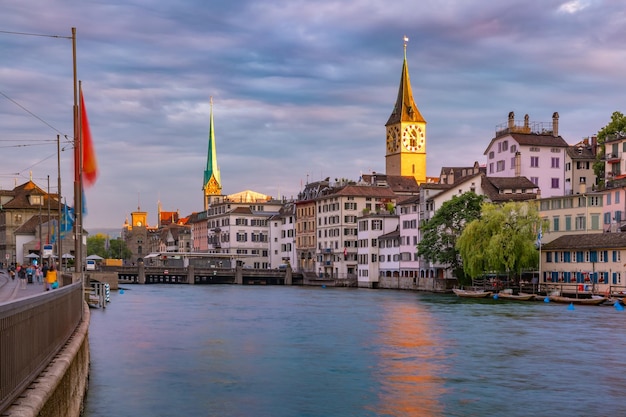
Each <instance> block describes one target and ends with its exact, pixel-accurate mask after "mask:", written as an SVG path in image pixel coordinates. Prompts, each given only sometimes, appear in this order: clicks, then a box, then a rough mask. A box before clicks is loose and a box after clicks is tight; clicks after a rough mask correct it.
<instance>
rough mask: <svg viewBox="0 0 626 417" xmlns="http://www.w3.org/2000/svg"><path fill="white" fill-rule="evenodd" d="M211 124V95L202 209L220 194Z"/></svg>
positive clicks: (220, 184)
mask: <svg viewBox="0 0 626 417" xmlns="http://www.w3.org/2000/svg"><path fill="white" fill-rule="evenodd" d="M214 129H215V128H214V126H213V97H211V120H210V122H209V152H208V155H207V160H206V169H205V170H204V184H203V186H202V190H203V191H204V211H206V210H207V209H208V208H209V204H211V202H212V201H213V197H216V196H220V195H221V194H222V180H221V178H220V169H219V167H218V166H217V151H216V150H215V130H214Z"/></svg>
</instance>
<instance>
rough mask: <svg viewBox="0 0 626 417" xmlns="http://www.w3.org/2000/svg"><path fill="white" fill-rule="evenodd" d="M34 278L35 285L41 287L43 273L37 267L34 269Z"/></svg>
mask: <svg viewBox="0 0 626 417" xmlns="http://www.w3.org/2000/svg"><path fill="white" fill-rule="evenodd" d="M35 268H36V269H35V276H36V277H37V284H39V285H42V284H43V271H42V270H41V267H40V266H39V265H37V266H36V267H35Z"/></svg>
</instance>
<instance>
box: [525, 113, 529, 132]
mask: <svg viewBox="0 0 626 417" xmlns="http://www.w3.org/2000/svg"><path fill="white" fill-rule="evenodd" d="M529 120H530V117H528V114H526V115H524V133H530V123H529Z"/></svg>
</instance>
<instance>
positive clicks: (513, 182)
mask: <svg viewBox="0 0 626 417" xmlns="http://www.w3.org/2000/svg"><path fill="white" fill-rule="evenodd" d="M481 186H482V190H483V192H484V193H485V195H486V196H487V197H488V198H489V200H491V201H492V202H494V203H497V202H505V201H528V200H536V199H537V197H538V196H537V191H536V190H537V189H538V188H539V187H537V186H536V185H535V184H534V183H533V182H532V181H530V180H529V179H528V178H526V177H488V176H486V175H484V174H483V175H482V180H481ZM509 190H510V191H509ZM501 191H503V192H501Z"/></svg>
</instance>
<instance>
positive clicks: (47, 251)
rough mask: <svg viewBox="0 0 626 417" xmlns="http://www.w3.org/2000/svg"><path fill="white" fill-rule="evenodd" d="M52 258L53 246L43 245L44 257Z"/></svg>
mask: <svg viewBox="0 0 626 417" xmlns="http://www.w3.org/2000/svg"><path fill="white" fill-rule="evenodd" d="M50 256H52V245H43V257H44V258H48V257H50Z"/></svg>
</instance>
